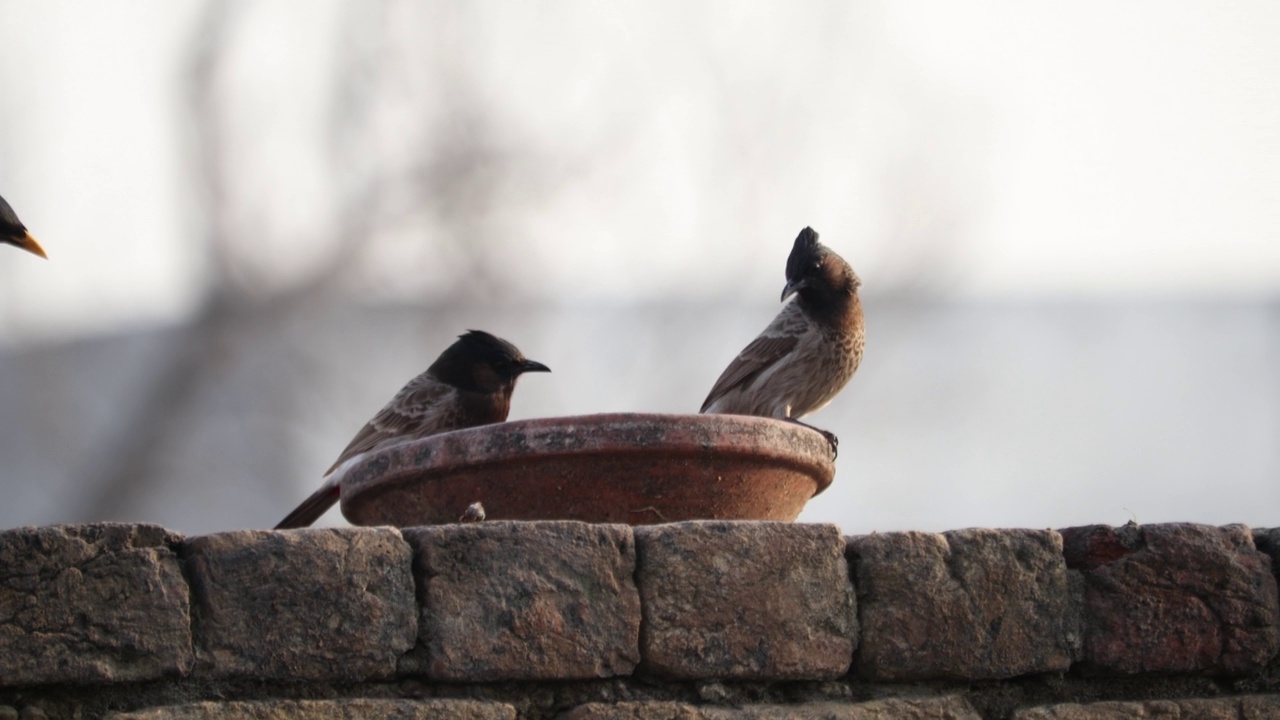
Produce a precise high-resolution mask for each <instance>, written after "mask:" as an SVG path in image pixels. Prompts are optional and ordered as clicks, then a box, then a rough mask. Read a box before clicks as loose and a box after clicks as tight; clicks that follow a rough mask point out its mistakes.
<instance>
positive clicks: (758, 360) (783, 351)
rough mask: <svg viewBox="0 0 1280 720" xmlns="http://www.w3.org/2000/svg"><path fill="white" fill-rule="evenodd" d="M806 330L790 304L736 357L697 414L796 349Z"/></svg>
mask: <svg viewBox="0 0 1280 720" xmlns="http://www.w3.org/2000/svg"><path fill="white" fill-rule="evenodd" d="M807 328H808V321H807V320H806V319H805V317H804V313H802V312H801V310H800V306H799V304H798V303H796V302H791V303H790V304H788V305H787V306H786V307H785V308H783V309H782V312H780V313H778V316H777V317H775V318H774V319H773V322H771V323H769V327H767V328H765V329H764V331H763V332H761V333H760V335H759V336H757V337H756V339H755V340H752V341H751V343H750V344H749V345H747V346H746V347H745V348H743V349H742V352H740V353H738V357H736V358H734V359H733V362H731V363H729V367H727V368H725V369H724V372H723V373H721V374H720V379H719V380H716V384H715V385H713V386H712V388H711V392H710V393H708V394H707V399H706V400H704V401H703V402H702V409H701V410H699V412H706V411H707V408H709V407H711V404H712V403H714V402H715V401H717V400H719V399H720V398H721V397H723V396H724V395H725V393H728V392H729V391H731V390H733V389H734V388H739V387H743V386H746V385H747V384H749V383H750V382H751V381H753V380H755V379H756V378H757V377H759V376H760V373H762V372H764V371H765V370H768V369H769V368H771V367H773V365H774V364H775V363H777V362H778V361H779V360H781V359H782V358H784V357H786V355H787V353H789V352H791V351H792V350H794V349H795V347H796V345H797V344H798V343H799V342H800V337H801V336H802V335H804V333H805V330H806V329H807Z"/></svg>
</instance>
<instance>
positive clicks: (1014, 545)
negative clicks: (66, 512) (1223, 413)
mask: <svg viewBox="0 0 1280 720" xmlns="http://www.w3.org/2000/svg"><path fill="white" fill-rule="evenodd" d="M1277 569H1280V532H1277V531H1276V530H1266V529H1259V530H1250V529H1249V528H1246V527H1243V526H1238V525H1234V526H1226V527H1211V526H1204V525H1194V524H1165V525H1146V526H1138V525H1133V524H1130V525H1127V526H1124V527H1119V528H1117V527H1108V526H1090V527H1081V528H1069V529H1065V530H1061V531H1053V530H986V529H970V530H958V531H953V532H947V533H942V534H933V533H919V532H902V533H881V534H874V535H867V536H859V537H842V536H841V535H840V532H839V530H838V529H837V528H836V527H834V526H830V525H805V524H787V523H758V522H719V521H704V522H690V523H675V524H669V525H656V526H646V527H637V528H632V527H629V526H625V525H589V524H584V523H577V522H538V523H515V522H485V523H477V524H468V525H447V526H433V527H421V528H407V529H404V530H396V529H394V528H348V529H314V530H290V531H283V532H276V531H237V532H228V533H221V534H216V535H209V536H203V537H193V538H184V537H182V536H180V535H177V534H175V533H172V532H169V531H167V530H164V529H163V528H159V527H155V526H149V525H122V524H96V525H81V526H57V527H40V528H18V529H14V530H9V531H4V532H0V720H21V719H31V720H36V719H39V718H55V719H56V718H77V719H78V718H117V719H119V720H125V719H133V720H223V719H229V718H262V719H263V720H267V719H271V720H296V719H300V718H353V719H354V718H388V717H391V718H415V719H416V718H464V719H467V718H474V719H476V720H487V719H489V718H503V719H509V720H515V719H517V718H520V719H529V720H542V719H543V718H566V719H571V720H614V719H617V720H676V719H680V720H685V719H687V720H700V719H704V718H705V719H706V720H731V719H735V718H740V719H749V720H756V719H758V720H765V719H770V720H771V719H773V718H778V719H781V718H799V719H800V720H806V719H815V720H816V719H818V718H824V719H825V718H832V719H834V718H841V719H858V718H907V719H908V720H910V719H912V718H936V719H938V720H943V719H948V718H950V719H969V718H974V719H976V718H1002V719H1003V718H1009V719H1017V720H1052V719H1060V720H1074V719H1076V718H1152V717H1158V718H1188V719H1189V718H1245V719H1259V718H1280V661H1278V660H1277V655H1278V654H1280V607H1278V603H1277V592H1276V571H1277Z"/></svg>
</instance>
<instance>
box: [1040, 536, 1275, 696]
mask: <svg viewBox="0 0 1280 720" xmlns="http://www.w3.org/2000/svg"><path fill="white" fill-rule="evenodd" d="M1062 532H1063V536H1064V537H1065V538H1066V558H1067V563H1068V565H1070V566H1071V567H1073V568H1078V569H1080V570H1081V571H1082V572H1083V574H1084V579H1085V618H1086V624H1085V655H1084V659H1085V660H1086V661H1087V662H1088V663H1089V664H1090V665H1091V666H1092V667H1093V668H1094V669H1095V670H1098V671H1104V670H1105V671H1110V672H1119V673H1142V672H1182V673H1186V672H1210V673H1226V674H1238V673H1248V672H1254V671H1257V670H1261V669H1262V668H1263V667H1264V666H1265V665H1266V664H1267V663H1268V662H1269V661H1270V660H1271V659H1272V658H1273V657H1275V655H1276V652H1277V650H1278V649H1280V628H1278V627H1277V626H1278V624H1280V606H1278V605H1277V599H1276V579H1275V577H1274V576H1273V575H1272V573H1271V558H1270V557H1268V556H1267V555H1265V554H1263V553H1261V552H1258V550H1257V549H1256V548H1255V546H1254V544H1253V535H1252V533H1251V532H1250V531H1249V530H1248V528H1245V527H1243V526H1240V525H1230V526H1227V527H1222V528H1216V527H1209V526H1206V525H1192V524H1176V525H1175V524H1168V525H1143V526H1137V525H1134V524H1129V525H1126V526H1124V527H1120V528H1112V527H1108V526H1104V525H1094V526H1088V527H1080V528H1071V529H1068V530H1063V531H1062Z"/></svg>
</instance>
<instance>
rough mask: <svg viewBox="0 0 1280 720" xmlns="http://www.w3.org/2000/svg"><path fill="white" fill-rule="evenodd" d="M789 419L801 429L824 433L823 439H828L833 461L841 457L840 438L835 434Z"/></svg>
mask: <svg viewBox="0 0 1280 720" xmlns="http://www.w3.org/2000/svg"><path fill="white" fill-rule="evenodd" d="M788 419H789V420H791V422H793V423H795V424H797V425H799V426H801V427H807V428H809V429H810V430H812V431H814V432H817V433H822V437H824V438H826V439H827V443H828V444H830V445H831V459H832V460H835V459H836V458H838V457H840V438H838V437H836V434H835V433H833V432H831V431H830V430H823V429H822V428H818V427H814V426H812V425H810V424H809V423H806V422H800V421H799V420H795V419H793V418H788Z"/></svg>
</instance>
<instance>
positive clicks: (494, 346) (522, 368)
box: [429, 330, 551, 392]
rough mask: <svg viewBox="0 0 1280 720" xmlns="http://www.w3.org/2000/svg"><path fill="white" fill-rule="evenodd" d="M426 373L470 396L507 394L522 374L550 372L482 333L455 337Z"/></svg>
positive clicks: (505, 342)
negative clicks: (498, 392)
mask: <svg viewBox="0 0 1280 720" xmlns="http://www.w3.org/2000/svg"><path fill="white" fill-rule="evenodd" d="M429 370H430V372H431V374H432V375H435V376H436V377H437V378H439V379H440V380H441V381H443V382H446V383H449V384H450V385H453V386H454V387H456V388H459V389H462V390H469V391H473V392H496V391H499V390H504V389H505V390H506V391H507V392H510V391H511V388H513V387H515V382H516V378H518V377H520V375H522V374H523V373H527V372H551V368H549V367H547V366H546V365H543V364H542V363H540V362H536V361H534V360H529V359H527V358H525V356H524V355H523V354H522V353H521V352H520V351H519V350H518V349H517V348H516V346H515V345H512V344H511V343H509V342H507V341H506V340H503V339H502V338H500V337H496V336H494V335H490V334H489V333H487V332H484V331H483V330H468V331H467V332H465V333H463V334H462V335H459V336H458V339H457V340H455V341H454V343H453V344H452V345H450V346H449V347H448V348H447V349H445V351H444V352H442V353H440V357H439V358H437V359H436V361H435V362H434V363H432V364H431V367H430V368H429Z"/></svg>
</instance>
